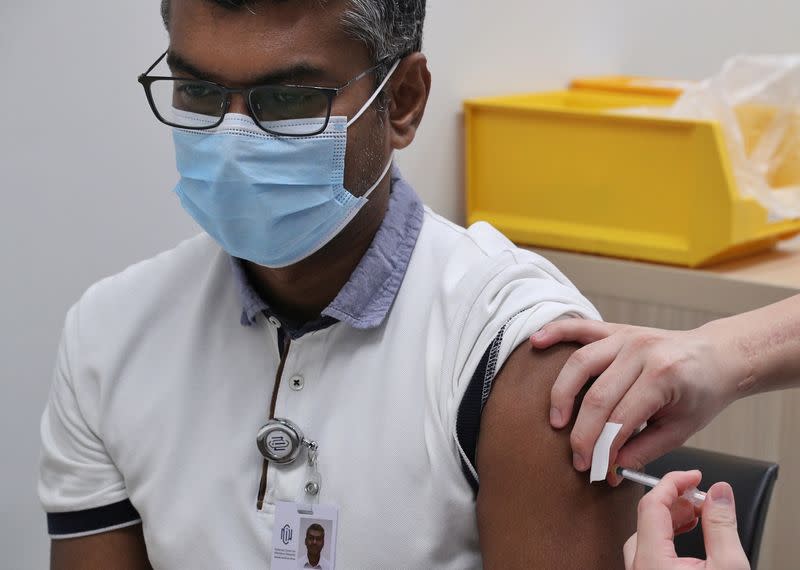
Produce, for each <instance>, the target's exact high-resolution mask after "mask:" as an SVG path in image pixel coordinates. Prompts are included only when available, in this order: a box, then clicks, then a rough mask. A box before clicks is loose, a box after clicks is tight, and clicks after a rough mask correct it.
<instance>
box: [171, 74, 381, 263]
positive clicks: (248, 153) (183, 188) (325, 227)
mask: <svg viewBox="0 0 800 570" xmlns="http://www.w3.org/2000/svg"><path fill="white" fill-rule="evenodd" d="M395 67H396V66H395ZM393 71H394V68H392V71H391V72H390V73H389V75H388V76H387V77H386V80H384V82H383V83H382V84H381V86H380V87H379V88H378V89H377V90H376V91H375V93H373V95H372V97H370V99H369V100H368V101H367V102H366V103H365V105H364V106H363V107H362V108H361V110H360V111H359V112H358V113H356V115H355V116H354V117H353V118H352V119H351V120H350V121H348V120H347V118H346V117H331V118H330V121H329V123H328V126H327V128H326V129H325V131H324V132H322V133H321V134H319V135H315V136H311V137H302V138H299V137H279V136H275V135H271V134H269V133H266V132H264V131H263V130H261V129H260V128H259V127H258V126H257V125H256V124H255V123H254V122H253V120H252V119H251V118H250V117H249V116H245V115H238V114H235V113H229V114H228V115H226V117H225V119H224V120H223V122H222V124H221V125H220V126H219V127H216V128H215V129H213V130H210V131H194V130H188V129H179V128H175V129H173V138H174V141H175V156H176V161H177V165H178V172H179V173H180V176H181V178H180V180H179V181H178V184H177V186H176V187H175V193H176V194H177V195H178V196H179V198H180V201H181V205H182V206H183V207H184V209H185V210H186V211H187V212H188V213H189V214H190V215H191V216H192V217H193V218H194V219H195V221H196V222H197V223H198V224H200V226H201V227H202V228H203V229H204V230H205V231H206V232H208V234H209V235H210V236H211V237H213V238H214V239H215V240H216V241H217V243H219V244H220V246H221V247H222V248H223V249H224V250H225V251H227V252H228V253H229V254H231V255H232V256H234V257H238V258H240V259H246V260H248V261H252V262H254V263H257V264H259V265H263V266H265V267H273V268H278V267H286V266H289V265H293V264H295V263H297V262H298V261H301V260H303V259H305V258H307V257H308V256H310V255H312V254H313V253H315V252H317V251H319V250H320V249H321V248H322V247H323V246H325V244H327V243H328V242H330V241H331V240H332V239H333V238H334V237H335V236H336V235H338V234H339V232H341V231H342V230H343V229H344V228H345V227H346V226H347V224H348V223H350V221H351V220H352V219H353V218H354V217H355V216H356V214H357V213H358V212H359V210H361V208H362V207H363V206H364V204H366V203H367V199H368V197H369V195H370V194H371V193H372V191H373V190H374V189H375V188H377V186H378V185H379V184H380V183H381V181H382V180H383V179H384V178H385V177H386V174H387V173H388V171H389V168H390V167H391V164H392V160H391V158H390V159H389V162H388V164H387V165H386V167H385V168H384V170H383V172H382V173H381V175H380V176H379V177H378V180H376V181H375V183H374V184H373V185H372V186H371V187H370V188H369V189H368V190H367V191H366V192H365V193H364V194H363V195H362V196H358V197H357V196H355V195H353V194H352V193H351V192H349V191H348V190H347V189H346V188H345V187H344V159H345V151H346V149H347V128H348V127H349V126H350V125H352V124H353V123H354V122H355V121H357V120H358V119H359V118H360V117H361V115H362V114H363V113H364V111H366V110H367V109H368V108H369V106H370V105H371V104H372V103H373V102H374V100H375V98H376V97H377V96H378V94H379V93H380V92H381V91H382V90H383V87H384V86H385V85H386V81H388V79H389V76H391V73H392V72H393ZM202 120H203V119H202V117H201V116H198V121H202ZM287 123H288V122H287ZM292 123H293V124H296V123H297V121H292ZM303 124H304V125H306V126H309V125H317V126H318V127H319V128H321V127H322V124H324V119H307V120H304V121H303ZM306 130H310V129H306Z"/></svg>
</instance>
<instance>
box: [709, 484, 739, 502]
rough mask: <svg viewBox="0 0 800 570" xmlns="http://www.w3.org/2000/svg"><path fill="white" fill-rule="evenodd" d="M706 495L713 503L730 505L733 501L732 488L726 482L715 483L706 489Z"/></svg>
mask: <svg viewBox="0 0 800 570" xmlns="http://www.w3.org/2000/svg"><path fill="white" fill-rule="evenodd" d="M708 497H710V498H711V502H712V503H713V504H715V505H720V506H722V507H730V506H731V504H732V503H733V489H731V486H730V485H728V484H727V483H717V484H716V485H714V486H713V487H711V489H709V490H708Z"/></svg>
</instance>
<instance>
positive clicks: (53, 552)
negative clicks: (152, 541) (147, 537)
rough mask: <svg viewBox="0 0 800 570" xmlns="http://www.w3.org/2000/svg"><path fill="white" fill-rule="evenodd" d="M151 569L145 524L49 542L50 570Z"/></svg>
mask: <svg viewBox="0 0 800 570" xmlns="http://www.w3.org/2000/svg"><path fill="white" fill-rule="evenodd" d="M108 568H114V569H115V570H152V566H151V565H150V561H149V560H148V558H147V549H146V548H145V543H144V535H143V534H142V525H141V524H137V525H133V526H129V527H125V528H121V529H118V530H112V531H110V532H104V533H101V534H93V535H90V536H83V537H80V538H67V539H63V540H53V541H51V543H50V569H51V570H106V569H108Z"/></svg>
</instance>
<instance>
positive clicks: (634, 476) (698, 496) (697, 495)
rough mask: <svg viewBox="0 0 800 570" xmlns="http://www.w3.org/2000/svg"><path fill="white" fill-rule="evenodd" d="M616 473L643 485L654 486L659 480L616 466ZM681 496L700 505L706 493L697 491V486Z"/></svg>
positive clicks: (695, 504) (697, 505)
mask: <svg viewBox="0 0 800 570" xmlns="http://www.w3.org/2000/svg"><path fill="white" fill-rule="evenodd" d="M617 475H619V476H620V477H622V478H623V479H627V480H628V481H633V482H634V483H639V484H640V485H644V486H645V487H655V486H656V485H658V484H659V483H660V482H661V479H659V478H658V477H653V476H651V475H647V474H646V473H640V472H638V471H633V470H632V469H623V468H622V467H617ZM681 497H683V498H684V499H686V500H687V501H689V502H690V503H692V504H694V506H696V507H700V506H702V505H703V501H705V500H706V494H705V493H704V492H703V491H699V490H698V489H697V487H692V488H691V489H687V490H686V491H685V492H684V493H683V495H681Z"/></svg>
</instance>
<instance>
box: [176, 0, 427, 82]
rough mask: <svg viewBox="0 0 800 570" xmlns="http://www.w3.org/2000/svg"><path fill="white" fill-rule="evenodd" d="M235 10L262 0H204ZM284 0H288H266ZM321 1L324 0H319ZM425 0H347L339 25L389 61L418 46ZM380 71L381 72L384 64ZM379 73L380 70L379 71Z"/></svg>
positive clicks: (380, 58) (374, 55)
mask: <svg viewBox="0 0 800 570" xmlns="http://www.w3.org/2000/svg"><path fill="white" fill-rule="evenodd" d="M207 1H209V2H214V3H215V4H219V5H220V6H223V7H225V8H228V9H230V10H238V9H241V8H244V7H247V6H249V5H253V4H257V3H259V2H263V1H265V0H207ZM269 1H271V2H287V1H292V0H269ZM322 1H324V0H322ZM425 1H426V0H347V2H348V4H349V5H350V6H349V7H348V8H347V9H346V10H345V12H344V16H343V22H342V25H343V26H344V29H345V32H347V33H348V34H349V35H350V36H351V37H353V38H355V39H357V40H359V41H361V42H363V43H364V44H365V45H366V46H367V49H369V51H370V55H371V56H372V58H373V60H374V61H375V62H376V63H377V62H380V61H387V62H390V63H393V62H394V61H397V60H398V59H400V58H402V57H404V56H406V55H408V54H409V53H412V52H415V51H420V50H421V49H422V28H423V24H424V22H425ZM169 5H170V0H161V16H162V17H163V18H164V25H165V26H166V27H167V29H169ZM383 67H384V69H381V70H380V71H381V72H383V73H385V72H387V71H388V69H386V68H387V67H388V66H383ZM379 75H380V74H379Z"/></svg>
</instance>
